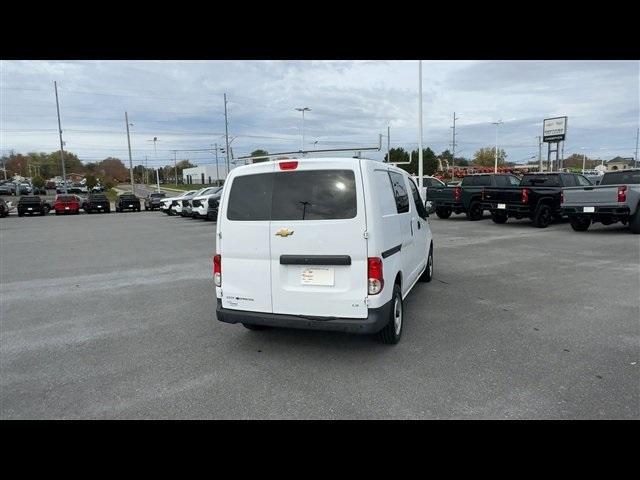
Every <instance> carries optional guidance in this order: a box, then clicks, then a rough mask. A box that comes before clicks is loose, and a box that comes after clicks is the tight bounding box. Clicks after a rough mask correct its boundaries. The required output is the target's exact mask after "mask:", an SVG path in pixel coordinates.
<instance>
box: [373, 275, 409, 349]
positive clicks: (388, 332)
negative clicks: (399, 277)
mask: <svg viewBox="0 0 640 480" xmlns="http://www.w3.org/2000/svg"><path fill="white" fill-rule="evenodd" d="M403 323H404V315H403V308H402V292H401V291H400V285H398V284H396V285H394V287H393V296H392V297H391V312H390V314H389V322H388V323H387V325H386V326H385V327H384V328H383V329H382V330H380V333H378V338H379V339H380V340H381V341H382V343H386V344H387V345H395V344H396V343H398V342H399V341H400V337H401V336H402V326H403Z"/></svg>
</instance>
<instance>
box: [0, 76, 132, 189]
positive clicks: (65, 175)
mask: <svg viewBox="0 0 640 480" xmlns="http://www.w3.org/2000/svg"><path fill="white" fill-rule="evenodd" d="M53 88H54V89H55V91H56V109H57V110H58V133H59V134H60V162H61V163H62V184H63V185H64V193H67V172H66V170H65V168H64V142H63V141H62V126H61V124H60V103H59V102H58V83H57V82H56V81H54V82H53ZM127 128H128V127H127ZM5 175H6V171H5Z"/></svg>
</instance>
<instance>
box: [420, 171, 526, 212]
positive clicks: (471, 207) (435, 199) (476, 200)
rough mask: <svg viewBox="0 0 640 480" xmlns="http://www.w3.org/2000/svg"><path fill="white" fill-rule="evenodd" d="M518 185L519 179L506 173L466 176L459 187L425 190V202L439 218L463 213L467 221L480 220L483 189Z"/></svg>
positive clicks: (439, 187) (440, 187)
mask: <svg viewBox="0 0 640 480" xmlns="http://www.w3.org/2000/svg"><path fill="white" fill-rule="evenodd" d="M519 184H520V179H519V178H518V177H516V176H515V175H511V174H508V173H506V174H505V173H479V174H475V175H467V176H466V177H464V178H463V179H462V182H461V183H460V185H459V186H456V187H450V186H444V185H442V186H438V187H435V188H430V189H428V190H427V201H430V202H432V204H433V206H434V208H435V211H436V215H437V216H438V217H439V218H449V217H450V216H451V214H452V213H456V214H460V213H464V214H465V215H466V217H467V220H481V219H482V218H483V216H484V209H483V206H482V198H481V196H482V190H483V189H484V188H485V187H509V186H512V187H513V186H517V185H519Z"/></svg>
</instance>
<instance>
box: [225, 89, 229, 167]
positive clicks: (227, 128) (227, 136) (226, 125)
mask: <svg viewBox="0 0 640 480" xmlns="http://www.w3.org/2000/svg"><path fill="white" fill-rule="evenodd" d="M224 137H225V140H226V144H227V175H229V119H228V118H227V94H226V93H225V94H224ZM225 178H227V177H225Z"/></svg>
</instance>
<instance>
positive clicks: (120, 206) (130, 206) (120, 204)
mask: <svg viewBox="0 0 640 480" xmlns="http://www.w3.org/2000/svg"><path fill="white" fill-rule="evenodd" d="M125 210H133V211H134V212H139V211H140V199H139V198H138V197H136V196H135V195H134V194H133V193H123V194H121V195H119V196H118V198H117V199H116V212H123V211H125Z"/></svg>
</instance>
